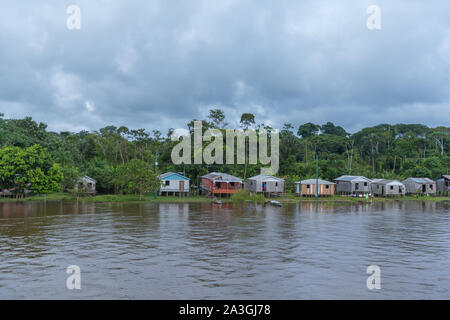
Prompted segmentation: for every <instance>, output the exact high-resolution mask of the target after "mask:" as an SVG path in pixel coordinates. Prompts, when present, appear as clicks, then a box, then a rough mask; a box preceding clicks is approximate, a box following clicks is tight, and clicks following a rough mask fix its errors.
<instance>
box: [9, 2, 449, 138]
mask: <svg viewBox="0 0 450 320" xmlns="http://www.w3.org/2000/svg"><path fill="white" fill-rule="evenodd" d="M71 4H75V5H78V6H79V7H80V9H81V29H80V30H69V29H68V28H67V26H66V21H67V18H68V17H69V16H70V15H69V14H67V12H66V10H67V7H68V6H69V5H71ZM372 4H376V5H378V6H379V7H380V8H381V30H369V29H368V28H367V26H366V20H367V17H368V15H367V14H366V9H367V7H368V6H369V5H372ZM210 108H221V109H223V110H224V111H225V112H226V115H227V120H228V122H230V123H231V124H232V125H237V122H238V121H239V117H240V115H241V113H243V112H251V113H254V114H255V116H256V119H257V121H258V122H260V123H261V122H264V123H265V124H269V125H272V126H273V127H275V128H280V127H281V126H282V125H283V123H286V122H290V123H292V124H294V126H295V127H297V126H298V125H299V124H302V123H305V122H314V123H318V124H323V123H325V122H327V121H332V122H334V123H335V124H338V125H341V126H343V127H344V128H346V129H347V130H348V131H350V132H353V131H355V130H357V129H360V128H362V127H364V126H369V125H376V124H379V123H391V124H394V123H424V124H426V125H429V126H438V125H447V126H448V125H449V124H450V1H448V0H442V1H437V0H436V1H419V0H417V1H414V0H404V1H402V0H385V1H382V0H371V1H365V0H346V1H336V0H330V1H320V0H312V1H301V0H203V1H201V0H148V1H142V0H95V1H94V0H69V1H64V0H58V1H55V0H20V1H17V0H1V3H0V112H3V113H4V114H5V116H6V117H8V118H10V117H13V118H19V117H24V116H32V117H33V118H34V119H35V120H37V121H42V122H46V123H47V124H48V125H49V129H51V130H57V131H59V130H70V131H78V130H81V129H88V130H97V129H99V128H101V127H104V126H106V125H116V126H120V125H126V126H128V127H130V128H146V129H148V130H149V131H150V130H153V129H159V130H161V131H162V132H163V133H167V129H168V128H185V127H186V123H187V122H189V121H190V120H191V119H193V118H204V117H205V116H206V114H207V112H208V110H209V109H210Z"/></svg>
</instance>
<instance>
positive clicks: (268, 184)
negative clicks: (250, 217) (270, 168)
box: [245, 174, 284, 196]
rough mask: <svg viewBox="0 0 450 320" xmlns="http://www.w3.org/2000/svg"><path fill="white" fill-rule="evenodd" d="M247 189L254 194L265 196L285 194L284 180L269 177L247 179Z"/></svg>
mask: <svg viewBox="0 0 450 320" xmlns="http://www.w3.org/2000/svg"><path fill="white" fill-rule="evenodd" d="M245 188H246V189H247V190H248V191H250V192H254V193H262V194H264V195H268V196H270V195H273V194H281V193H283V192H284V179H281V178H277V177H274V176H268V175H263V174H260V175H257V176H254V177H251V178H248V179H247V182H246V183H245Z"/></svg>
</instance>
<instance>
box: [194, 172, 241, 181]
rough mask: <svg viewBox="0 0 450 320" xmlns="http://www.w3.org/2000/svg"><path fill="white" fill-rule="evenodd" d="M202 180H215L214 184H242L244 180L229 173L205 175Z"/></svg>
mask: <svg viewBox="0 0 450 320" xmlns="http://www.w3.org/2000/svg"><path fill="white" fill-rule="evenodd" d="M202 178H207V179H210V180H213V181H214V182H240V183H242V180H241V179H239V178H238V177H235V176H232V175H231V174H228V173H221V172H210V173H208V174H205V175H204V176H202Z"/></svg>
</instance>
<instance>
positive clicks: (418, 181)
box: [406, 178, 434, 183]
mask: <svg viewBox="0 0 450 320" xmlns="http://www.w3.org/2000/svg"><path fill="white" fill-rule="evenodd" d="M408 179H411V180H412V181H414V182H415V183H434V181H433V180H431V179H429V178H408ZM408 179H406V180H408Z"/></svg>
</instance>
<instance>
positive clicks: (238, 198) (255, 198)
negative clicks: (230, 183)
mask: <svg viewBox="0 0 450 320" xmlns="http://www.w3.org/2000/svg"><path fill="white" fill-rule="evenodd" d="M248 200H250V201H252V202H253V203H255V204H256V203H257V204H264V203H265V202H266V201H267V200H266V198H265V197H264V196H263V195H262V194H250V192H249V191H248V190H239V191H238V192H236V193H234V194H233V195H232V196H231V201H233V203H244V202H246V201H248Z"/></svg>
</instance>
